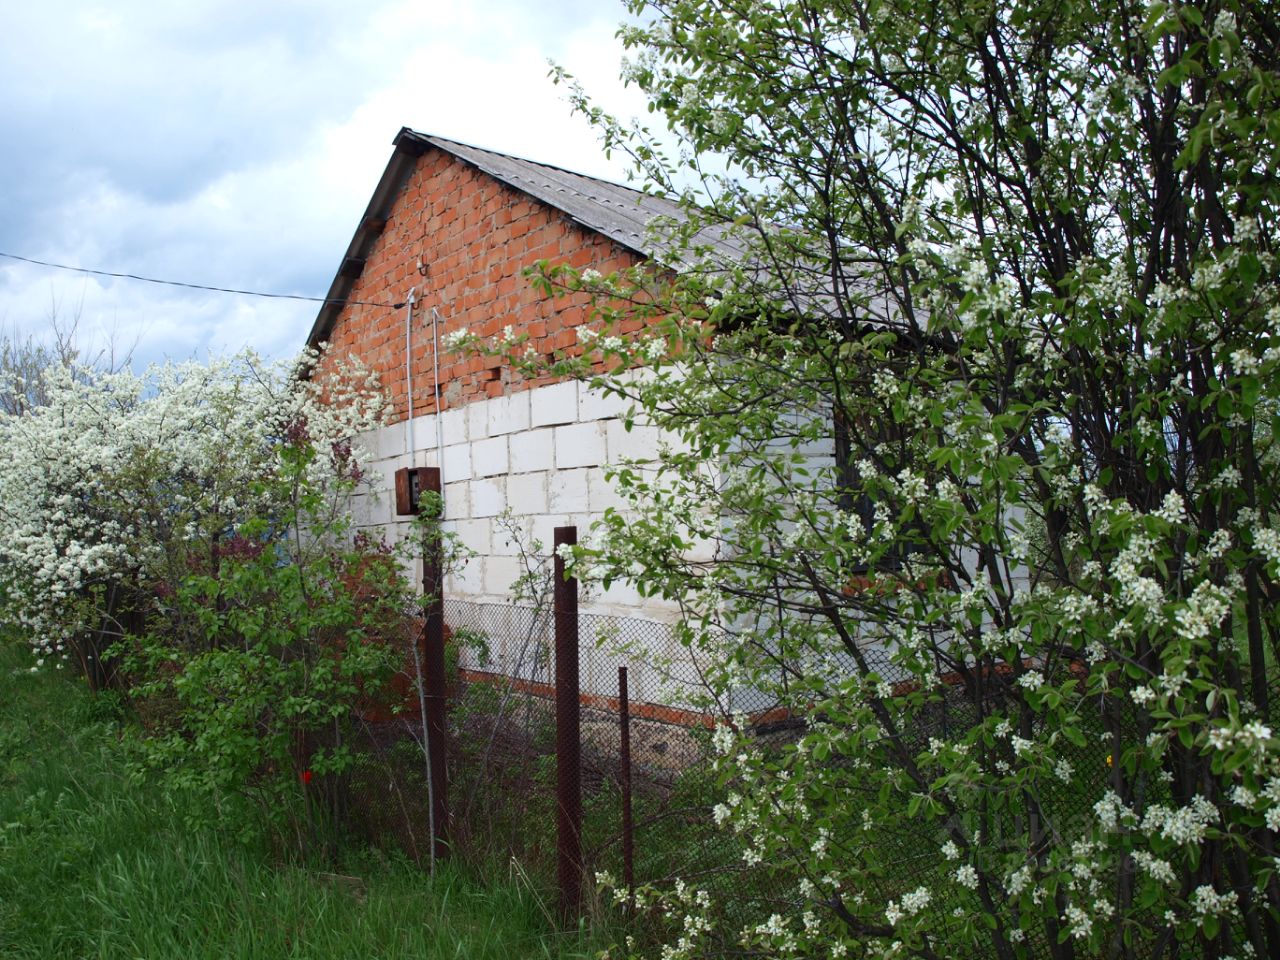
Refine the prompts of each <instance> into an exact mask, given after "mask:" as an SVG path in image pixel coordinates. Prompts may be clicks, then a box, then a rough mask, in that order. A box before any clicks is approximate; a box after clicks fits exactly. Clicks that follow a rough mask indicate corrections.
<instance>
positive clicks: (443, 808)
mask: <svg viewBox="0 0 1280 960" xmlns="http://www.w3.org/2000/svg"><path fill="white" fill-rule="evenodd" d="M424 479H425V484H424V486H425V489H426V490H429V491H431V492H432V493H437V494H438V493H440V469H439V468H438V467H427V468H426V476H425V478H424ZM442 553H443V546H442V543H441V538H440V536H439V532H438V531H437V532H436V534H435V535H434V536H431V535H428V537H427V543H426V545H425V549H424V551H423V556H422V591H423V594H424V595H425V596H426V598H427V608H426V625H425V628H424V630H423V645H424V647H425V649H424V650H423V673H424V674H425V675H426V677H425V680H426V683H425V686H426V714H427V715H426V718H425V719H426V727H427V756H428V768H429V771H430V778H431V780H430V785H431V790H430V794H431V795H430V804H431V826H432V837H431V849H432V856H433V858H434V857H443V856H445V855H446V854H447V853H448V851H449V804H448V799H447V791H448V784H447V776H446V773H445V771H446V767H445V745H444V738H445V715H444V714H445V677H444V558H443V556H442Z"/></svg>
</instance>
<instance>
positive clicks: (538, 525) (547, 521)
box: [529, 513, 567, 556]
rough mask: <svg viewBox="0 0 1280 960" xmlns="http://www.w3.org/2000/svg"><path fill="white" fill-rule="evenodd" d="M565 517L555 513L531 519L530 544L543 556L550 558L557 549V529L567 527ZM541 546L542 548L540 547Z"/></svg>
mask: <svg viewBox="0 0 1280 960" xmlns="http://www.w3.org/2000/svg"><path fill="white" fill-rule="evenodd" d="M566 523H567V521H566V520H565V518H564V516H562V515H560V514H555V513H548V514H542V515H541V516H535V517H530V518H529V543H530V545H531V547H532V548H535V549H536V550H537V552H538V553H539V554H541V555H543V556H549V555H550V553H551V551H552V550H553V549H554V548H555V542H556V538H555V532H556V527H563V526H565V525H566ZM539 545H540V546H539Z"/></svg>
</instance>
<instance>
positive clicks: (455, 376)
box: [329, 150, 642, 420]
mask: <svg viewBox="0 0 1280 960" xmlns="http://www.w3.org/2000/svg"><path fill="white" fill-rule="evenodd" d="M539 260H548V261H551V262H553V263H568V264H569V265H571V266H573V267H577V268H583V269H585V268H587V267H592V268H594V269H596V270H599V271H600V272H602V273H609V272H612V271H615V270H621V269H625V268H627V267H630V266H633V265H634V264H636V263H637V262H638V260H639V257H638V255H637V254H635V253H634V252H632V251H629V250H626V249H624V248H622V247H620V246H619V245H617V244H616V243H614V242H613V241H612V240H609V239H607V238H605V237H603V236H601V235H599V234H597V233H595V232H594V231H592V230H588V229H587V228H585V227H582V226H580V225H578V224H577V223H575V222H573V221H572V220H570V219H569V218H568V217H567V216H565V215H564V214H563V213H561V212H560V211H558V210H555V209H554V208H552V207H549V206H547V205H546V204H544V203H542V202H540V201H538V200H535V199H533V198H532V197H529V196H526V195H524V194H522V193H520V192H519V191H517V190H515V189H513V188H511V187H508V186H507V185H505V184H503V183H500V182H499V181H497V180H495V179H493V178H492V177H490V176H489V175H488V174H485V173H482V172H481V171H479V170H477V169H475V168H474V167H471V166H470V165H468V164H467V163H466V162H465V161H463V160H460V159H458V158H457V157H454V156H451V155H449V154H446V153H444V152H443V151H439V150H430V151H428V152H427V153H425V154H423V156H422V157H420V158H419V159H418V162H417V167H416V169H415V170H414V172H413V173H412V175H410V176H409V177H408V178H406V180H405V184H404V186H403V188H402V190H401V193H400V195H399V196H398V197H397V198H396V202H395V203H394V205H393V209H392V213H391V217H390V219H389V220H388V221H387V223H386V226H385V227H384V229H383V231H382V234H381V236H380V237H379V238H378V239H377V241H376V242H375V243H374V245H373V248H372V250H371V251H370V254H369V257H368V258H367V260H366V262H365V265H364V269H363V271H362V273H361V274H360V276H359V278H358V279H357V280H356V281H355V284H354V286H353V287H352V289H351V292H350V294H349V299H350V300H352V301H387V300H394V301H397V302H398V301H400V300H403V299H404V298H405V297H406V296H407V294H408V292H409V289H410V288H411V287H415V288H416V289H417V291H418V302H419V307H418V310H419V314H418V319H417V321H416V323H415V329H414V335H413V347H412V354H413V369H414V374H413V391H414V396H413V406H414V410H415V412H427V411H432V410H435V409H437V404H436V402H435V398H433V397H432V392H433V391H432V366H433V364H432V361H433V357H432V343H431V337H430V324H429V322H427V323H426V324H425V326H424V319H423V318H424V317H426V316H429V314H428V311H430V310H431V309H432V308H433V307H434V308H436V309H438V310H439V311H440V315H441V319H442V327H441V330H440V335H441V337H442V338H443V336H444V335H445V334H447V333H450V332H453V331H455V330H459V329H464V328H465V329H467V330H470V331H472V332H473V333H476V334H479V335H480V336H485V337H491V336H496V335H498V334H499V333H501V332H502V331H503V329H504V328H505V327H507V326H511V327H513V328H514V330H515V331H517V332H520V333H526V334H528V335H529V338H530V339H529V345H530V346H531V347H532V348H533V349H534V350H535V351H537V352H538V353H541V354H544V355H545V354H550V353H551V352H552V351H555V350H565V351H569V352H572V351H573V350H574V349H576V345H577V333H576V332H575V329H574V328H575V327H577V326H579V325H581V324H582V323H584V322H585V321H586V320H587V319H588V307H587V304H586V299H585V298H584V297H581V296H574V297H560V298H555V299H552V298H547V297H544V296H543V295H542V294H541V293H539V292H538V291H536V290H534V289H533V288H532V287H531V286H530V284H529V280H528V278H527V277H525V276H523V271H524V270H525V269H526V268H528V267H530V266H532V265H533V264H534V263H535V262H537V261H539ZM419 261H421V262H422V263H423V264H424V265H425V266H426V271H427V273H426V276H425V277H423V276H421V275H420V274H419V272H418V263H419ZM630 323H631V329H630V330H628V329H627V327H626V325H624V326H623V329H622V332H623V333H630V332H634V331H635V330H638V329H640V327H641V326H642V323H641V321H639V320H635V321H631V322H630ZM329 340H330V343H331V344H332V345H333V346H334V348H335V353H336V354H338V355H354V356H357V357H359V358H360V359H361V360H363V361H364V362H365V363H366V364H368V365H369V366H371V367H372V368H373V369H375V370H377V371H378V373H379V374H380V375H381V377H382V382H383V384H384V386H385V387H387V389H388V390H389V392H390V395H391V398H392V401H393V403H394V406H395V418H396V419H397V420H399V419H402V418H403V417H404V416H405V414H406V413H407V410H408V403H407V394H406V388H405V384H406V380H405V371H404V365H405V364H404V361H405V335H404V311H403V310H389V309H386V308H382V307H369V306H347V307H344V308H343V310H342V312H341V314H340V315H339V317H338V320H337V322H336V323H335V325H334V328H333V331H332V333H331V335H330V337H329ZM550 382H553V381H551V380H549V379H536V380H525V379H523V378H521V377H520V376H519V375H518V374H515V373H514V372H513V371H512V370H511V369H510V368H509V367H508V366H507V365H502V364H497V363H496V362H494V361H491V360H487V359H485V358H482V357H458V356H456V355H453V354H450V353H448V352H447V351H444V350H443V349H442V351H441V356H440V383H441V385H442V386H441V392H442V396H441V398H440V403H439V409H450V408H457V407H461V406H463V405H465V404H467V403H469V402H471V401H473V400H476V399H480V398H485V397H499V396H503V395H504V394H509V393H512V392H514V391H519V390H524V389H528V388H530V387H536V386H540V385H542V384H545V383H550Z"/></svg>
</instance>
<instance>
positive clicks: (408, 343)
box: [404, 287, 418, 466]
mask: <svg viewBox="0 0 1280 960" xmlns="http://www.w3.org/2000/svg"><path fill="white" fill-rule="evenodd" d="M417 292H418V288H417V287H410V288H409V296H408V298H407V299H406V300H405V302H404V309H405V314H404V389H405V393H406V394H408V397H409V415H408V416H407V417H405V421H404V439H405V450H406V452H407V453H408V454H409V466H413V305H414V303H415V302H416V300H417V296H416V295H417Z"/></svg>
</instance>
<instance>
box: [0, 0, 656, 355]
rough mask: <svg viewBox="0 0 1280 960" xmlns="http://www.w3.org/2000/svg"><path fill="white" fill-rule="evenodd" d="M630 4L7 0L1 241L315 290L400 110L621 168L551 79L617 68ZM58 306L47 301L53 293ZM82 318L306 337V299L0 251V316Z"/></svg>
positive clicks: (265, 348)
mask: <svg viewBox="0 0 1280 960" xmlns="http://www.w3.org/2000/svg"><path fill="white" fill-rule="evenodd" d="M622 12H623V11H622V9H621V6H620V5H619V6H617V7H614V6H611V5H599V4H594V3H588V2H586V0H562V2H560V3H556V4H552V5H550V6H538V7H537V8H535V7H533V6H532V5H529V4H526V3H523V2H518V0H490V2H488V3H461V2H457V3H449V2H441V0H436V2H430V0H368V2H366V3H363V4H354V5H353V4H351V3H349V2H346V0H343V2H339V0H307V2H305V3H304V2H294V0H286V2H281V0H277V2H267V3H252V2H248V0H184V2H183V3H181V4H169V3H162V2H149V0H116V2H114V3H112V4H110V5H107V4H100V5H95V4H92V3H89V4H86V3H84V2H72V0H60V2H54V3H45V4H27V5H11V9H10V10H7V11H6V14H5V23H4V24H3V25H2V26H3V28H2V29H0V130H3V131H4V133H5V138H6V144H5V148H4V149H3V150H0V250H5V251H8V252H12V253H17V254H22V255H27V256H34V257H39V258H42V259H52V260H58V261H60V262H66V263H73V264H79V265H83V266H90V267H97V268H101V269H106V270H116V271H120V272H129V273H140V274H145V275H148V276H158V277H168V278H173V279H180V280H187V281H191V282H197V283H208V284H212V285H217V286H235V287H247V288H253V289H263V290H269V291H275V292H284V293H302V294H311V295H323V293H324V292H325V291H326V290H327V289H328V285H329V281H330V280H331V279H332V276H333V272H334V270H335V269H336V266H337V261H338V259H339V258H340V256H341V254H342V251H343V250H344V249H345V247H346V243H347V240H348V239H349V237H350V233H351V231H352V229H353V228H354V226H355V224H356V221H357V219H358V217H359V214H360V212H361V211H362V210H363V208H364V205H365V203H366V202H367V200H368V197H369V195H370V193H371V191H372V190H373V187H374V184H375V183H376V181H377V177H378V175H379V174H380V172H381V169H382V167H383V165H384V164H385V162H386V159H387V157H388V155H389V153H390V149H391V146H390V140H391V138H392V136H393V135H394V134H395V132H396V130H397V129H398V128H399V127H400V126H401V125H410V126H415V127H418V128H420V129H424V130H428V131H431V132H435V133H440V134H443V135H446V136H450V137H455V138H457V139H461V140H469V141H471V142H476V143H480V144H482V145H485V146H489V147H493V148H496V149H500V150H507V151H510V152H513V153H517V154H522V155H526V156H531V157H533V158H535V159H540V160H545V161H548V162H552V163H559V164H561V165H564V166H567V167H571V168H574V169H578V170H582V171H583V172H587V173H595V174H598V175H605V176H615V177H616V176H618V175H619V174H620V172H621V168H620V165H619V163H618V162H617V161H615V162H614V163H612V164H610V163H608V162H606V161H605V160H604V158H603V157H602V156H601V154H600V151H599V148H598V146H597V144H596V141H595V135H594V133H593V132H592V131H590V130H589V129H588V128H586V127H585V126H584V124H583V123H582V121H581V120H580V119H575V118H571V117H570V116H569V114H568V108H567V106H566V105H565V104H564V103H563V102H562V96H563V93H562V91H559V90H556V89H555V88H554V87H553V86H552V85H551V84H550V82H549V81H548V80H547V79H546V74H547V65H546V58H547V57H548V56H552V57H556V58H558V59H561V60H564V61H566V62H567V65H568V66H569V67H570V68H571V69H573V70H575V72H578V73H580V74H582V75H583V76H584V78H585V79H587V80H588V81H589V82H590V83H591V85H593V87H594V88H595V89H601V90H602V92H604V93H605V94H606V95H607V96H613V97H615V98H616V102H617V103H620V104H622V105H623V106H622V107H621V109H622V110H623V111H624V112H625V111H626V108H627V105H628V104H629V103H632V102H633V101H628V100H627V97H626V96H625V95H624V94H622V93H621V92H620V86H619V85H618V84H617V82H616V74H617V62H618V53H619V51H618V49H617V46H616V44H615V43H614V41H613V39H612V35H613V31H614V28H615V24H616V21H617V20H618V19H620V18H621V16H622ZM51 305H56V307H54V306H51ZM55 308H56V310H57V311H58V312H59V313H61V314H62V315H63V317H64V319H65V318H67V317H69V316H70V315H71V314H72V313H74V312H75V311H76V309H77V308H78V309H79V313H80V322H81V331H82V333H83V334H84V335H85V336H87V337H90V338H93V339H95V341H96V342H97V343H98V344H102V343H105V342H106V341H108V340H110V339H113V338H114V339H115V340H116V341H117V343H119V344H128V343H132V342H133V341H134V340H135V339H136V340H137V342H138V348H137V351H136V355H137V356H138V357H139V358H140V359H141V360H150V359H158V358H161V357H164V356H171V357H185V356H191V355H204V354H205V353H208V352H210V351H213V352H221V351H226V350H235V349H239V348H240V347H242V346H245V345H250V346H253V347H254V348H256V349H258V350H259V351H261V352H264V353H268V354H272V355H287V354H289V353H292V352H293V351H294V350H296V349H297V348H299V347H300V346H301V344H302V341H303V339H304V337H305V335H306V331H307V329H308V328H309V326H310V323H311V320H312V318H313V317H314V315H315V307H314V306H308V305H299V304H292V303H286V302H279V301H265V300H252V299H237V298H232V297H222V296H218V295H214V294H201V293H194V292H184V291H181V290H177V289H169V288H157V287H154V286H150V285H146V284H136V283H129V282H126V281H112V280H105V279H101V278H83V277H78V276H75V275H71V274H62V273H56V272H51V271H48V270H43V269H39V268H35V267H29V266H26V265H13V264H9V263H8V262H7V261H2V260H0V323H3V324H6V325H8V326H10V327H13V326H16V327H19V328H21V329H29V330H36V331H38V330H40V329H41V327H42V326H43V325H44V324H46V323H47V318H48V315H49V313H50V311H51V309H55Z"/></svg>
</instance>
